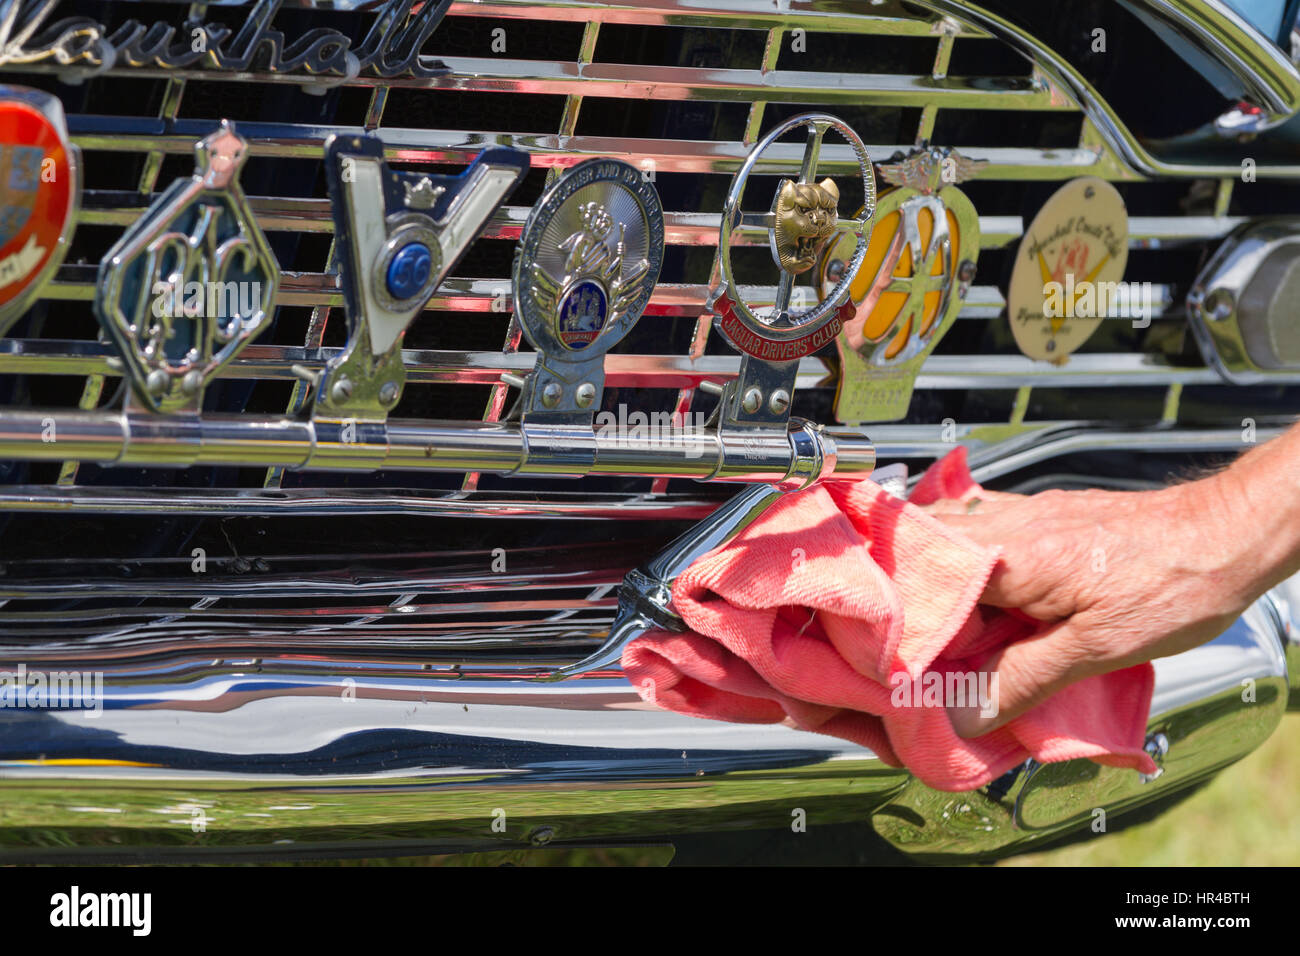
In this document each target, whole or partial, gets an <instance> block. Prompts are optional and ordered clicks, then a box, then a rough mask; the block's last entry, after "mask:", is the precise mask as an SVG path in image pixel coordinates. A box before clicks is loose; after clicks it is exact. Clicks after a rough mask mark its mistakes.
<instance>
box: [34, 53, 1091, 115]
mask: <svg viewBox="0 0 1300 956" xmlns="http://www.w3.org/2000/svg"><path fill="white" fill-rule="evenodd" d="M441 59H442V60H443V61H444V62H445V63H446V64H447V65H448V66H449V67H451V69H452V74H451V75H450V76H445V77H432V78H426V77H418V78H417V77H395V78H383V77H365V76H360V77H356V78H355V79H351V80H348V81H347V83H346V84H345V85H348V86H357V87H363V88H388V89H420V90H458V91H462V92H480V93H517V94H529V93H531V94H538V93H540V94H544V95H551V96H583V97H587V96H594V97H606V98H614V99H655V100H666V101H674V100H676V101H704V102H722V103H757V102H763V103H819V104H822V105H827V106H830V105H835V104H841V105H853V106H912V107H918V108H921V107H925V106H928V105H935V106H938V107H940V108H943V109H986V110H987V109H997V110H1035V111H1038V110H1045V111H1054V112H1063V111H1076V110H1077V109H1078V107H1076V106H1075V105H1074V104H1073V103H1069V102H1066V101H1064V100H1063V99H1062V98H1061V96H1060V95H1059V93H1057V92H1054V91H1053V90H1052V89H1050V88H1049V87H1047V86H1046V85H1045V84H1038V83H1035V82H1033V81H1031V80H1028V79H1024V78H1020V77H1001V78H990V77H962V76H947V77H942V78H937V79H936V78H935V77H933V76H928V75H917V76H908V75H903V74H895V73H816V72H811V71H804V70H772V71H769V72H767V73H759V72H758V71H757V70H745V69H702V68H696V67H686V66H641V65H631V64H618V63H585V64H584V63H572V62H557V61H551V60H507V59H488V58H475V57H442V58H441ZM23 71H24V72H29V73H59V72H60V68H59V67H56V66H47V65H42V64H35V65H30V64H29V65H24V66H23ZM111 72H112V73H114V74H116V75H129V76H134V77H150V78H154V79H175V80H187V81H188V80H232V81H233V80H237V81H240V82H251V83H267V84H286V83H287V84H290V85H295V86H302V85H304V82H307V83H309V84H310V83H311V81H310V79H306V78H304V77H303V76H300V75H297V74H292V73H275V72H267V71H248V72H244V73H229V74H214V73H212V72H210V71H206V70H190V69H159V68H155V67H130V68H115V69H113V70H112V71H111ZM312 85H316V84H312Z"/></svg>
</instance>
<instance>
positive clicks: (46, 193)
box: [0, 86, 78, 335]
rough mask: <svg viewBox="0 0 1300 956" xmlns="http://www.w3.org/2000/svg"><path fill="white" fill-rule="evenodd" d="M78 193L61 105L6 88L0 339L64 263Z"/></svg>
mask: <svg viewBox="0 0 1300 956" xmlns="http://www.w3.org/2000/svg"><path fill="white" fill-rule="evenodd" d="M77 195H78V194H77V151H76V148H75V147H73V146H71V145H69V143H68V131H67V128H66V126H65V125H64V120H63V107H62V105H61V104H60V103H59V101H58V99H56V98H55V97H53V96H51V95H50V94H48V93H41V92H39V91H37V90H31V89H27V88H25V87H17V86H0V335H3V334H4V333H5V332H6V331H8V329H9V327H10V326H11V325H13V323H14V322H15V321H17V320H18V319H19V318H20V317H21V316H22V314H23V313H24V312H25V311H26V310H27V307H28V306H30V305H31V303H32V300H33V299H34V298H35V297H36V295H37V294H38V293H39V292H40V290H41V286H42V285H43V284H44V283H45V281H46V280H47V279H48V278H49V277H50V275H51V274H52V273H53V272H54V270H55V269H57V268H58V267H59V263H60V262H62V261H63V256H64V254H65V253H66V252H67V248H68V243H69V240H70V238H71V234H72V223H73V219H74V218H75V215H76V211H77Z"/></svg>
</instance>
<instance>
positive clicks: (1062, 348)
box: [1007, 176, 1128, 365]
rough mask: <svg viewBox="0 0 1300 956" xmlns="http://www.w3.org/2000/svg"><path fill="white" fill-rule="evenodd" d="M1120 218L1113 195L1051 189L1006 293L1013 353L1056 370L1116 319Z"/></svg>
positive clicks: (1082, 188) (1091, 181)
mask: <svg viewBox="0 0 1300 956" xmlns="http://www.w3.org/2000/svg"><path fill="white" fill-rule="evenodd" d="M1127 264H1128V210H1127V209H1125V207H1124V200H1123V198H1122V197H1121V196H1120V194H1119V191H1118V190H1117V189H1116V188H1115V187H1114V186H1112V185H1111V184H1110V183H1108V182H1106V181H1105V180H1104V179H1097V178H1096V177H1092V176H1088V177H1085V178H1083V179H1075V180H1073V181H1071V182H1068V183H1066V184H1065V185H1064V186H1062V187H1061V188H1060V189H1058V190H1057V191H1056V192H1055V193H1054V194H1053V195H1052V198H1051V199H1049V200H1047V202H1046V203H1045V204H1044V205H1043V208H1042V209H1040V210H1039V211H1038V215H1036V216H1035V217H1034V221H1033V222H1032V223H1030V224H1029V228H1028V229H1026V230H1025V235H1024V237H1023V238H1022V239H1021V240H1020V248H1019V250H1018V251H1017V252H1016V264H1015V266H1014V268H1013V269H1012V272H1011V285H1010V287H1009V288H1008V290H1007V315H1008V316H1009V317H1010V319H1011V331H1012V334H1014V335H1015V337H1016V344H1017V345H1018V346H1020V351H1021V352H1023V353H1024V354H1025V355H1027V356H1029V357H1030V358H1032V359H1041V360H1045V361H1050V362H1055V363H1057V364H1058V365H1060V364H1064V363H1065V361H1066V360H1067V359H1068V358H1069V357H1070V353H1071V352H1073V351H1074V350H1075V349H1077V348H1078V347H1079V346H1081V345H1083V343H1084V342H1086V341H1087V340H1088V337H1089V336H1091V335H1092V333H1093V332H1095V331H1097V326H1099V325H1100V324H1101V322H1102V320H1103V319H1105V318H1107V317H1112V318H1116V317H1119V316H1120V315H1122V314H1123V312H1122V309H1123V307H1124V303H1125V302H1126V301H1127V299H1126V291H1127V290H1125V289H1124V288H1123V287H1122V285H1123V283H1122V281H1121V280H1123V278H1124V267H1125V266H1126V265H1127Z"/></svg>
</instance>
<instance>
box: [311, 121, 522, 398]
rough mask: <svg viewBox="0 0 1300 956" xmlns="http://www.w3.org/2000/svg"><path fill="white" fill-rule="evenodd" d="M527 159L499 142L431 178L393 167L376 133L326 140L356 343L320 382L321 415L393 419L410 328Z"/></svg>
mask: <svg viewBox="0 0 1300 956" xmlns="http://www.w3.org/2000/svg"><path fill="white" fill-rule="evenodd" d="M528 165H529V161H528V154H527V153H525V152H523V151H522V150H518V149H513V148H510V147H506V146H494V147H490V148H488V149H485V150H483V151H482V152H481V153H479V155H478V156H477V157H475V159H474V162H473V163H471V164H470V165H469V166H468V167H467V168H466V169H465V170H464V172H462V173H460V174H459V175H455V176H447V175H426V174H423V173H415V172H402V171H398V170H394V169H391V168H389V165H388V163H387V162H386V161H385V160H384V144H383V142H382V141H381V140H380V139H379V138H378V137H375V136H333V137H331V138H330V139H329V140H328V141H327V142H326V144H325V175H326V182H327V185H328V188H329V195H330V200H331V203H332V205H333V215H334V237H335V247H336V250H337V253H336V254H337V256H338V262H339V277H340V280H341V284H342V286H343V301H344V303H345V306H346V309H347V315H348V343H347V345H346V346H345V347H344V349H343V351H342V352H341V353H339V355H337V356H336V357H335V358H333V359H331V360H330V362H329V364H328V365H327V366H326V368H325V370H324V372H323V373H322V374H321V375H320V376H319V378H318V379H317V380H316V385H317V387H316V401H315V406H314V409H313V415H312V417H313V418H315V419H316V420H318V421H320V420H327V421H339V420H345V419H356V420H358V421H370V422H382V421H385V420H386V419H387V417H388V413H389V411H390V410H391V409H392V408H393V407H394V406H395V405H397V403H398V401H399V400H400V399H401V397H402V390H403V388H404V387H405V385H406V367H405V365H404V364H403V362H402V341H403V338H404V337H405V335H406V330H407V328H408V327H409V326H410V324H411V323H412V322H413V321H415V317H416V316H417V315H419V314H420V312H421V311H422V310H423V309H424V306H425V303H426V302H428V301H429V296H431V295H432V294H433V292H434V290H435V289H437V288H438V284H439V283H440V282H442V280H443V279H444V278H445V277H446V276H447V274H448V273H449V272H451V270H452V269H453V268H455V266H456V264H457V263H458V262H459V261H460V259H461V257H462V256H463V255H464V254H465V252H466V251H467V250H468V249H469V247H470V245H471V243H473V242H474V240H475V239H476V238H478V234H479V233H480V232H481V231H482V229H483V227H484V226H485V225H486V224H487V222H488V220H489V219H490V218H491V216H492V213H493V212H495V211H496V208H497V206H498V205H500V204H501V202H502V201H503V200H505V199H506V197H507V196H509V195H510V193H511V192H513V191H514V189H515V187H516V186H517V185H518V184H519V181H520V180H521V179H523V176H524V174H525V173H526V172H527V171H528Z"/></svg>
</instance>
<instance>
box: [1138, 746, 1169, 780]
mask: <svg viewBox="0 0 1300 956" xmlns="http://www.w3.org/2000/svg"><path fill="white" fill-rule="evenodd" d="M1142 749H1143V750H1145V751H1146V752H1147V755H1148V756H1150V757H1151V759H1152V760H1154V761H1155V762H1156V764H1157V767H1156V772H1155V773H1143V774H1139V775H1138V776H1139V777H1140V778H1141V780H1142V782H1143V783H1150V782H1151V781H1152V780H1155V779H1156V778H1157V777H1160V776H1162V775H1163V774H1164V772H1165V768H1164V767H1161V766H1158V765H1159V764H1162V763H1164V759H1165V755H1166V754H1168V753H1169V738H1168V737H1166V736H1165V735H1164V734H1151V735H1150V736H1149V737H1147V739H1146V743H1145V744H1143V745H1142Z"/></svg>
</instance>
